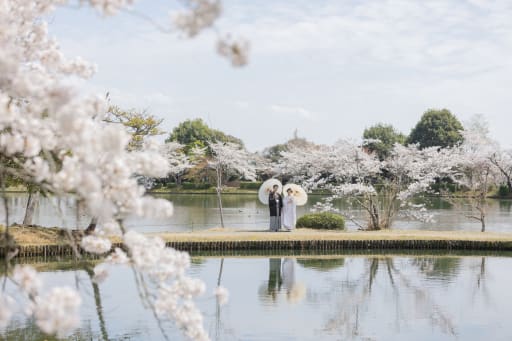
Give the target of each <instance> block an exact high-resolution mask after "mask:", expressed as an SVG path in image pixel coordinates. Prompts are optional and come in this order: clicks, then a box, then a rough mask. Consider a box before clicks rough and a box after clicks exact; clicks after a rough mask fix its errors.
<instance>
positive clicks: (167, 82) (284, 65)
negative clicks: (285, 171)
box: [51, 0, 512, 150]
mask: <svg viewBox="0 0 512 341" xmlns="http://www.w3.org/2000/svg"><path fill="white" fill-rule="evenodd" d="M223 2H224V12H223V16H222V18H221V20H220V22H219V29H220V30H221V31H222V32H226V31H229V32H232V33H234V36H239V35H240V36H243V37H245V38H248V39H249V41H250V42H251V51H252V55H251V58H250V64H249V66H248V67H246V68H242V69H237V70H234V69H232V68H230V67H229V66H228V63H226V62H225V61H224V60H222V59H221V58H220V57H218V56H216V54H215V52H214V45H215V39H216V37H215V35H214V34H209V33H206V34H204V35H201V36H200V37H199V39H195V40H193V41H188V40H180V39H178V38H176V37H175V36H173V35H167V34H161V33H160V32H158V31H156V30H155V29H154V27H152V26H151V25H149V24H147V23H146V22H144V21H143V22H141V21H138V20H137V19H136V18H132V17H129V16H128V17H124V18H123V19H122V20H118V19H116V18H112V19H108V20H101V19H98V18H97V16H89V17H87V16H85V17H80V18H79V19H78V20H77V19H76V18H75V16H80V15H81V13H82V11H74V10H69V9H66V10H63V12H62V13H64V15H65V16H66V20H65V22H62V21H60V20H59V19H60V17H59V13H58V14H57V15H56V17H55V20H54V21H53V23H52V25H51V29H52V33H55V34H56V35H57V38H58V39H59V40H60V41H62V46H63V48H64V52H65V53H66V54H68V55H75V54H78V55H82V56H84V57H85V58H87V59H90V60H92V61H94V62H97V64H98V66H99V73H98V76H97V77H95V78H94V79H93V83H92V84H94V87H95V88H97V89H99V90H100V91H99V92H100V93H105V91H106V90H110V91H111V93H112V95H111V97H112V99H113V101H116V102H117V101H119V104H120V105H123V106H128V107H136V108H147V109H149V110H150V111H151V112H152V113H154V114H158V115H161V116H162V117H164V118H165V121H164V125H165V126H166V128H169V129H170V128H172V126H173V125H175V124H177V123H178V122H179V121H180V120H183V119H186V118H195V117H203V118H205V119H207V118H208V119H211V121H212V122H213V123H215V127H216V128H218V129H222V130H225V131H228V132H229V133H231V134H233V135H236V136H238V137H240V138H242V139H243V140H244V141H245V142H246V144H247V145H248V146H249V147H250V148H251V149H253V150H254V149H262V148H263V147H265V146H268V145H271V144H275V143H280V142H282V141H283V140H284V139H286V138H288V137H289V136H290V134H291V132H293V129H294V128H297V129H299V131H300V132H302V133H303V134H304V135H305V136H306V137H307V138H309V139H311V140H314V141H316V142H322V143H332V142H334V141H335V140H337V139H339V138H341V137H344V138H347V137H352V138H358V137H360V136H361V134H362V131H363V130H364V128H365V127H368V126H370V125H372V124H374V123H376V122H384V123H390V124H393V125H395V126H396V127H397V128H398V129H400V130H401V131H403V132H404V133H408V132H409V131H410V129H411V128H412V127H413V126H414V124H415V123H416V122H417V120H418V119H419V117H420V116H421V114H422V113H423V112H424V111H425V110H427V109H428V108H443V107H446V108H448V109H450V110H451V111H452V112H454V113H455V114H456V115H457V116H458V117H459V118H460V119H461V120H464V119H467V118H469V117H470V116H471V115H473V114H474V113H483V114H484V115H485V116H486V117H487V118H488V119H489V121H490V129H491V135H493V136H495V137H496V138H497V139H499V140H500V142H502V143H503V144H507V145H510V139H509V135H510V134H509V131H508V130H509V129H508V127H510V124H512V122H511V119H510V118H509V115H510V108H512V97H511V96H510V79H511V78H512V62H511V60H510V56H511V55H512V20H510V18H512V1H510V0H492V1H491V0H458V1H446V0H429V1H423V0H362V1H359V0H358V1H335V0H322V1H309V0H296V1H293V2H291V1H289V0H274V1H272V2H270V1H269V2H265V3H262V2H256V1H240V0H224V1H223ZM155 3H159V2H157V1H155V2H153V1H150V2H140V5H136V6H147V7H140V8H139V9H141V8H144V9H147V11H144V12H145V13H148V14H149V15H150V16H151V15H155V16H157V17H158V18H160V17H159V16H160V12H162V11H159V10H156V9H155V8H152V6H156V5H154V4H155ZM162 3H163V2H162ZM165 3H166V4H165V5H161V8H164V7H165V6H168V5H167V3H168V2H165ZM159 8H160V7H159ZM162 13H163V12H162ZM116 91H117V92H116ZM269 103H274V105H269ZM320 113H321V116H320ZM275 118H277V120H276V121H277V122H276V124H274V125H271V126H270V127H269V126H268V125H267V124H266V122H268V121H270V120H273V119H275ZM311 120H315V124H311ZM289 126H290V127H292V128H293V129H292V128H290V129H289V130H290V131H288V130H286V129H285V130H286V131H282V130H283V129H282V128H280V127H289ZM261 131H265V132H266V136H265V138H264V139H263V138H261ZM267 133H268V134H267Z"/></svg>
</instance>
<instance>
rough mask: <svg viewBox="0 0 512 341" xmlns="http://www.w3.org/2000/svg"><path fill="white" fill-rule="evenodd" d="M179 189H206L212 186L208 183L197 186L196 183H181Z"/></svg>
mask: <svg viewBox="0 0 512 341" xmlns="http://www.w3.org/2000/svg"><path fill="white" fill-rule="evenodd" d="M181 187H182V188H183V189H208V188H210V187H212V185H211V184H209V183H199V184H196V183H193V182H183V183H182V184H181Z"/></svg>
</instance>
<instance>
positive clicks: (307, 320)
mask: <svg viewBox="0 0 512 341" xmlns="http://www.w3.org/2000/svg"><path fill="white" fill-rule="evenodd" d="M193 263H194V265H193V267H192V269H191V274H192V275H193V276H194V277H199V278H202V279H203V280H204V281H205V282H206V283H207V284H210V287H209V289H208V290H207V292H211V290H212V289H213V288H214V287H215V285H216V284H218V283H220V282H221V284H222V286H224V287H226V288H228V289H229V291H230V301H229V303H228V304H227V305H225V306H222V307H221V306H220V305H219V304H218V302H217V301H216V300H215V299H214V298H213V297H212V296H208V295H207V296H206V297H204V298H203V299H202V300H200V301H199V302H198V304H199V307H200V309H201V310H202V311H203V313H204V317H205V327H206V328H207V330H208V331H209V333H210V336H211V338H212V339H214V340H223V341H225V340H315V341H321V340H413V339H419V340H481V339H484V338H487V339H490V340H491V339H492V340H509V339H510V337H511V336H512V325H510V324H507V323H503V318H504V316H508V315H510V314H512V291H511V290H510V288H509V286H510V283H511V281H512V274H511V273H510V271H508V269H510V267H511V266H512V258H510V257H507V256H504V255H503V256H501V257H496V256H486V255H484V256H453V255H441V256H434V255H419V256H414V255H405V256H396V255H388V254H381V255H349V254H344V255H342V256H336V255H329V256H325V255H318V256H317V255H311V256H299V257H292V256H282V257H271V258H268V257H254V256H251V257H243V256H238V257H223V258H221V257H201V258H200V259H193ZM56 266H57V265H55V264H53V265H51V266H48V267H46V268H45V267H43V266H38V267H39V269H40V270H41V271H43V278H44V281H45V282H46V283H47V285H52V284H56V283H58V284H59V285H64V284H67V285H72V286H75V284H76V283H78V284H79V286H78V289H79V290H80V292H81V293H82V297H83V299H84V306H83V308H82V310H83V311H82V319H83V320H82V328H81V329H80V330H79V331H77V332H76V333H75V334H74V335H73V336H72V339H76V340H90V339H93V340H120V339H123V340H139V339H148V340H149V339H150V340H162V339H164V336H163V335H164V334H163V332H162V331H160V329H159V328H160V326H159V325H158V324H157V323H156V321H155V319H154V317H153V316H152V313H151V311H149V310H148V309H145V308H144V307H143V306H142V304H141V302H140V300H139V299H138V298H137V287H136V286H135V285H134V283H133V273H132V271H131V270H130V269H129V268H126V267H120V268H115V269H113V271H112V274H111V278H109V279H108V280H107V281H106V282H105V283H101V284H97V285H96V284H93V282H91V280H90V277H91V273H90V270H88V269H90V266H91V265H89V268H87V267H84V266H83V265H77V264H75V267H71V266H70V265H69V264H67V265H65V266H64V269H66V270H59V271H55V269H56ZM45 270H46V271H49V272H45ZM77 278H78V281H77V280H76V279H77ZM306 288H307V289H306ZM11 289H12V288H9V287H8V288H7V290H8V291H9V290H11ZM255 293H258V295H255ZM164 332H165V333H166V334H167V335H169V339H171V340H181V339H183V337H182V335H181V334H180V332H179V331H178V330H176V328H175V327H174V326H172V325H171V324H166V325H164ZM25 336H28V337H25ZM2 337H3V338H5V339H12V340H18V339H26V340H28V339H35V340H38V339H41V340H43V339H44V336H42V335H41V334H40V333H39V332H38V331H37V330H36V329H35V328H34V326H33V321H32V320H31V319H27V318H26V317H25V316H24V315H23V314H18V315H17V317H16V318H15V321H14V322H13V323H12V324H11V325H10V326H9V327H7V328H6V329H4V330H0V339H2ZM48 339H50V338H48Z"/></svg>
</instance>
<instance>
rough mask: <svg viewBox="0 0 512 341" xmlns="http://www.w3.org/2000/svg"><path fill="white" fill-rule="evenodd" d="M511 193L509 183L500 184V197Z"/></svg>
mask: <svg viewBox="0 0 512 341" xmlns="http://www.w3.org/2000/svg"><path fill="white" fill-rule="evenodd" d="M509 194H510V193H509V191H508V187H507V185H500V187H499V188H498V195H499V196H500V197H507V196H508V195H509Z"/></svg>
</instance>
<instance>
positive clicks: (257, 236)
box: [158, 228, 512, 242]
mask: <svg viewBox="0 0 512 341" xmlns="http://www.w3.org/2000/svg"><path fill="white" fill-rule="evenodd" d="M158 235H159V236H160V237H162V238H163V239H164V240H166V241H183V242H189V241H221V240H227V241H241V240H250V241H253V240H276V241H277V240H475V241H511V242H512V233H496V232H484V233H481V232H464V231H419V230H385V231H354V232H346V231H319V230H314V229H306V228H301V229H297V230H294V231H292V232H277V233H276V232H269V231H267V230H255V231H246V230H236V229H222V228H214V229H210V230H207V231H198V232H187V233H159V234H158Z"/></svg>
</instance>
